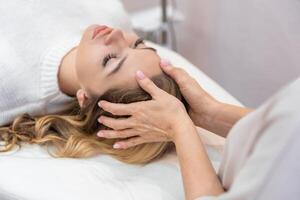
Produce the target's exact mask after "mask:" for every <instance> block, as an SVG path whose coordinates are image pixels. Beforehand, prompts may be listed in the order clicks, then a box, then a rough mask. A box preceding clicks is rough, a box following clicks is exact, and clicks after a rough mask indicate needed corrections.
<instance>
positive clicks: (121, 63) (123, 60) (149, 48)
mask: <svg viewBox="0 0 300 200" xmlns="http://www.w3.org/2000/svg"><path fill="white" fill-rule="evenodd" d="M136 50H151V51H154V52H155V53H156V52H157V51H156V49H154V48H152V47H144V48H138V49H136ZM127 57H128V56H125V57H124V58H122V60H120V62H119V63H118V65H117V67H116V68H115V69H114V70H112V71H111V72H110V73H109V74H108V75H107V76H111V75H113V74H115V73H116V72H117V71H119V70H120V69H121V67H122V66H123V64H124V62H125V61H126V59H127Z"/></svg>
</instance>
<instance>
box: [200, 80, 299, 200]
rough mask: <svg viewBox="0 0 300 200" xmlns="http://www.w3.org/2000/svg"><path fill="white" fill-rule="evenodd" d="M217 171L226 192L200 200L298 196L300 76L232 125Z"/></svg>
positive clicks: (292, 199)
mask: <svg viewBox="0 0 300 200" xmlns="http://www.w3.org/2000/svg"><path fill="white" fill-rule="evenodd" d="M219 176H220V178H221V180H222V184H223V186H224V187H225V188H226V189H227V190H228V191H227V192H226V193H224V194H223V195H221V196H219V197H202V198H198V200H247V199H249V200H282V199H288V200H298V199H300V78H299V79H297V80H296V81H295V82H293V83H292V84H291V85H289V86H287V87H286V88H284V89H283V90H282V91H281V92H279V93H278V94H277V95H275V96H274V97H273V98H271V99H270V100H269V101H267V102H266V103H265V104H264V105H262V106H261V107H260V108H259V109H257V110H256V111H255V112H253V113H251V114H249V115H248V116H246V117H244V118H243V119H241V120H240V121H239V122H238V123H237V124H236V125H235V126H234V127H233V128H232V130H231V131H230V133H229V135H228V138H227V141H226V145H225V150H224V155H223V160H222V162H221V166H220V171H219Z"/></svg>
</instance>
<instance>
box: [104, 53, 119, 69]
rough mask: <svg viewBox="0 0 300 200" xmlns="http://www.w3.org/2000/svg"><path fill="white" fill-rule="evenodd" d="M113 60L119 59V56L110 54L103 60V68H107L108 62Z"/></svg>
mask: <svg viewBox="0 0 300 200" xmlns="http://www.w3.org/2000/svg"><path fill="white" fill-rule="evenodd" d="M113 58H117V54H114V53H110V54H108V55H107V56H105V57H104V59H103V63H102V64H103V66H106V64H107V63H108V61H109V60H110V59H113Z"/></svg>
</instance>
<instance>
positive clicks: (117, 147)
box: [113, 143, 121, 149]
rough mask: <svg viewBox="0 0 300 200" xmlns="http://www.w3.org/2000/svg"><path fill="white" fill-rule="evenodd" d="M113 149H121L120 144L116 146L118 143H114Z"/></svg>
mask: <svg viewBox="0 0 300 200" xmlns="http://www.w3.org/2000/svg"><path fill="white" fill-rule="evenodd" d="M113 147H114V149H120V148H121V145H120V144H118V143H116V144H114V146H113Z"/></svg>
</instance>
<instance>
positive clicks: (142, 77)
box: [136, 71, 145, 80]
mask: <svg viewBox="0 0 300 200" xmlns="http://www.w3.org/2000/svg"><path fill="white" fill-rule="evenodd" d="M136 76H137V77H138V79H140V80H143V79H144V78H145V74H144V73H143V72H142V71H137V72H136Z"/></svg>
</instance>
